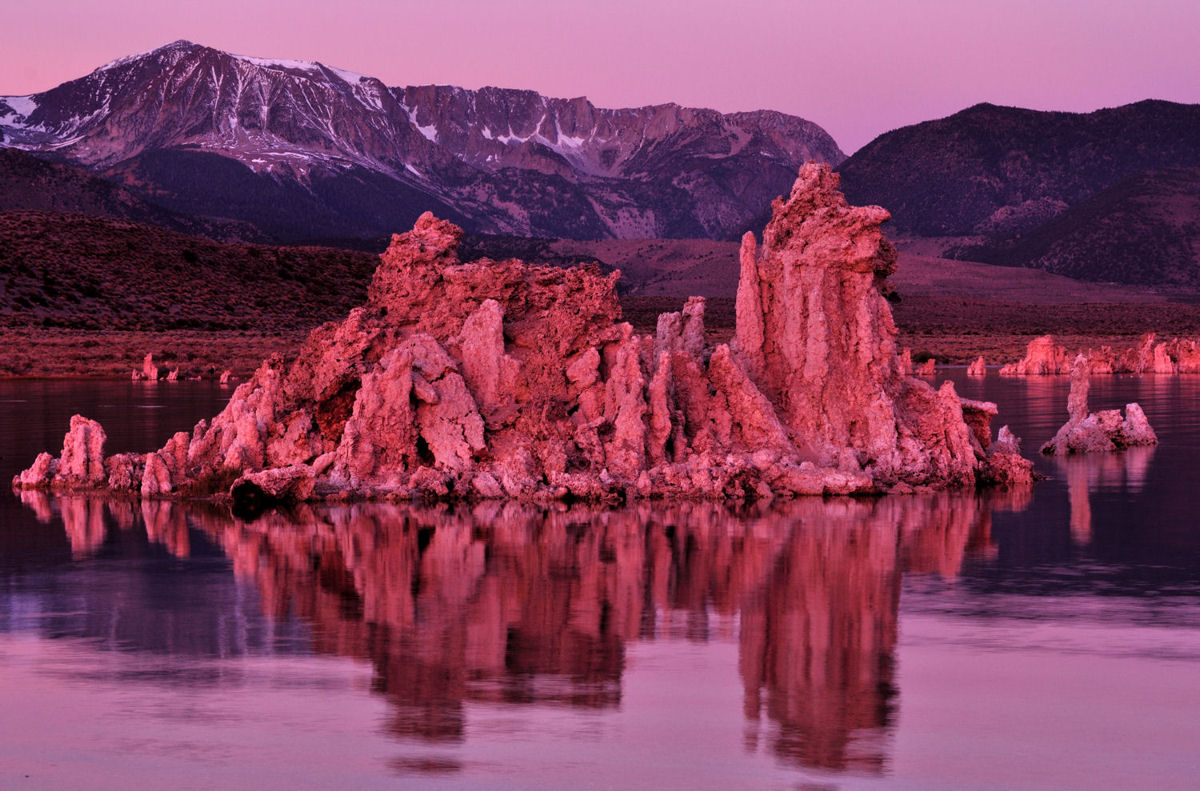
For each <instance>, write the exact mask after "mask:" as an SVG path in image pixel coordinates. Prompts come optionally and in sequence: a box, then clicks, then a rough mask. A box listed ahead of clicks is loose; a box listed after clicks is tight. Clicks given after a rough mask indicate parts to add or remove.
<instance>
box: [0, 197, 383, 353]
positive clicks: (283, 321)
mask: <svg viewBox="0 0 1200 791" xmlns="http://www.w3.org/2000/svg"><path fill="white" fill-rule="evenodd" d="M378 263H379V259H378V257H377V256H374V255H370V254H369V253H359V252H352V251H346V250H333V249H328V248H319V247H269V246H265V245H253V244H251V245H245V244H235V245H228V244H220V243H218V242H214V241H211V240H208V239H202V238H199V237H195V236H185V235H183V234H180V233H175V232H173V231H168V230H165V229H162V228H158V227H155V226H151V225H145V224H141V223H134V222H130V221H128V220H121V219H112V218H106V217H86V216H83V215H79V214H62V213H58V212H33V211H18V212H5V213H2V214H0V323H3V324H6V325H8V326H28V325H40V326H45V327H69V328H81V329H106V330H166V329H202V330H218V329H254V330H266V331H272V332H276V331H284V330H289V329H303V328H306V327H311V326H315V325H316V324H319V323H321V322H323V321H326V320H329V319H334V318H340V317H342V316H344V315H345V314H346V313H347V312H348V311H349V310H350V308H352V307H354V306H355V305H358V304H359V303H361V302H362V301H363V299H364V298H365V295H366V288H367V284H368V283H369V282H370V279H371V275H372V273H373V272H374V271H375V267H376V266H377V265H378Z"/></svg>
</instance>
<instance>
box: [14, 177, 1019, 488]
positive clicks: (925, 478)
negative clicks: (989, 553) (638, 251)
mask: <svg viewBox="0 0 1200 791" xmlns="http://www.w3.org/2000/svg"><path fill="white" fill-rule="evenodd" d="M837 185H838V179H837V176H836V175H835V174H833V173H832V172H831V171H830V169H829V168H828V167H827V166H824V165H815V164H811V165H806V166H805V167H804V168H802V169H801V171H800V177H799V179H798V180H797V181H796V184H795V187H794V188H793V190H792V193H791V195H790V197H789V198H788V199H787V200H786V201H784V200H783V199H780V200H777V201H776V202H775V204H774V218H773V219H772V220H771V222H770V224H769V225H768V226H767V229H766V231H765V233H764V236H763V244H762V247H761V249H760V248H759V247H758V245H757V243H756V240H755V238H754V237H753V235H749V234H748V235H747V236H746V237H745V239H744V240H743V244H742V256H741V281H740V284H739V289H738V298H737V328H736V335H735V339H734V342H733V344H732V345H718V346H716V347H715V348H712V347H710V346H708V344H707V343H706V341H705V338H704V306H705V303H704V300H703V299H692V300H689V301H688V303H687V305H686V306H685V307H684V309H683V311H682V312H680V313H670V314H665V315H664V316H662V317H660V319H659V323H658V330H657V333H656V334H655V336H653V337H650V336H638V335H635V334H634V333H633V329H632V327H631V326H630V325H629V324H627V323H623V322H619V318H620V308H619V306H618V303H617V298H616V291H615V285H616V280H617V278H618V277H619V274H618V273H614V274H612V275H609V276H604V275H601V274H600V273H599V272H598V271H597V270H595V269H594V268H574V269H557V268H551V267H539V266H529V265H526V264H524V263H522V262H520V261H515V260H514V261H500V262H495V261H489V260H486V259H485V260H480V261H475V262H471V263H461V262H460V261H459V260H458V258H457V255H456V250H457V247H458V242H459V239H460V238H461V235H462V231H461V230H460V229H459V228H457V227H456V226H454V225H452V224H450V223H448V222H445V221H442V220H438V219H436V218H434V217H433V216H432V215H430V214H425V215H423V216H422V217H421V218H420V219H419V220H418V221H417V223H416V225H415V227H414V228H413V230H412V231H410V232H408V233H405V234H402V235H398V236H395V237H393V239H392V243H391V246H390V247H389V248H388V250H387V251H386V252H385V253H384V254H383V256H382V262H381V264H380V266H379V269H378V270H377V271H376V273H375V277H374V280H373V281H372V283H371V286H370V289H369V291H368V298H367V302H366V304H365V305H363V306H362V307H360V308H357V309H355V310H353V311H351V313H350V315H349V316H348V317H347V318H346V319H345V320H344V321H342V322H337V323H329V324H326V325H324V326H322V327H320V328H318V329H316V330H315V331H313V333H312V334H311V335H310V336H309V338H308V340H307V341H306V342H305V344H304V346H303V347H302V348H301V349H300V352H299V355H298V357H297V359H296V361H295V362H294V363H293V364H291V365H286V364H284V362H283V361H282V359H281V358H279V357H273V358H271V359H269V360H267V361H266V362H265V363H264V364H263V365H262V366H261V367H260V368H259V370H258V371H257V372H256V373H255V374H254V376H253V377H252V378H251V379H250V380H249V381H248V382H246V383H244V384H242V385H241V386H239V387H238V389H237V390H236V391H235V392H234V394H233V397H232V398H231V399H230V402H229V404H228V406H227V407H226V409H225V410H224V411H223V412H222V413H221V414H220V415H218V416H217V417H215V418H213V420H212V421H211V422H208V421H201V423H199V424H198V425H197V426H196V427H195V429H194V430H193V431H192V432H191V433H190V434H189V433H186V432H181V433H179V434H176V435H175V437H173V438H172V439H171V441H170V442H168V443H167V445H166V446H165V447H163V448H162V449H161V450H159V451H157V452H154V453H150V454H147V455H145V456H144V457H139V458H140V459H141V462H140V464H130V463H126V462H124V461H123V462H122V463H121V464H122V466H121V468H120V478H119V481H116V480H114V479H112V478H110V479H109V480H108V481H103V480H97V481H96V483H95V488H104V487H106V486H108V487H113V488H120V489H126V490H131V491H136V492H139V493H140V494H141V495H142V496H143V497H159V496H184V495H188V496H203V495H209V494H214V493H223V492H226V491H229V492H231V493H232V494H233V495H234V497H235V500H237V501H245V502H251V503H257V504H262V503H269V502H272V501H276V500H303V499H345V498H388V497H392V498H409V497H413V496H423V497H428V498H436V499H451V498H453V499H490V498H511V499H527V500H538V499H541V500H545V499H583V500H597V501H605V500H614V499H624V498H629V497H670V498H681V497H686V498H727V499H735V500H740V499H771V498H773V497H789V496H795V495H804V494H852V493H872V492H882V491H896V492H904V491H912V490H913V489H915V488H933V487H949V486H971V485H975V484H977V483H981V482H985V483H1011V482H1014V481H1016V482H1020V481H1028V480H1029V479H1030V476H1031V464H1030V463H1029V462H1028V461H1027V460H1025V459H1022V458H1021V457H1020V456H1019V455H1017V454H1016V452H1015V450H1014V449H1013V448H1014V446H1012V445H1010V444H1003V443H1001V444H998V445H992V444H991V442H990V431H991V429H990V422H991V418H992V417H993V416H994V415H995V412H996V408H995V405H994V404H989V403H982V402H974V401H964V400H962V399H960V398H959V397H958V395H957V394H956V393H955V390H954V386H953V384H952V383H949V382H947V383H945V384H944V385H942V387H941V388H939V389H936V390H935V389H934V388H933V387H931V386H930V385H929V384H927V383H925V382H922V381H919V380H916V379H912V378H910V377H907V376H905V375H903V373H902V371H901V368H900V358H899V357H898V355H897V353H896V344H895V338H896V329H895V325H894V324H893V321H892V315H891V309H890V307H889V305H888V303H887V301H886V299H885V298H884V296H883V293H882V291H881V287H882V286H884V285H885V283H884V280H885V278H886V277H887V275H888V274H890V273H891V271H892V270H893V268H894V266H895V261H896V254H895V250H894V249H893V248H892V246H891V245H890V244H889V243H888V242H887V240H886V239H885V238H884V236H883V233H882V231H881V230H880V225H881V223H883V222H884V221H885V220H887V219H888V214H887V212H886V211H884V210H883V209H880V208H879V207H866V208H859V207H852V206H849V205H848V204H847V203H846V200H845V198H844V197H843V196H842V194H841V193H840V192H838V190H837ZM35 467H36V465H35ZM41 472H44V471H43V470H41V469H40V468H38V469H34V468H31V469H30V470H27V471H26V473H28V474H27V475H26V474H23V475H22V476H21V477H20V478H19V479H18V481H17V483H18V485H21V486H25V487H33V488H38V487H51V488H53V487H54V486H56V484H55V481H54V480H53V478H47V477H46V476H45V475H42V474H41Z"/></svg>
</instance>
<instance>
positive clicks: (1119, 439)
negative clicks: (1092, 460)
mask: <svg viewBox="0 0 1200 791" xmlns="http://www.w3.org/2000/svg"><path fill="white" fill-rule="evenodd" d="M1090 371H1091V367H1090V363H1089V362H1088V359H1087V357H1085V356H1084V355H1082V354H1081V355H1079V356H1078V357H1076V358H1075V361H1074V363H1073V364H1072V367H1071V392H1070V394H1069V395H1068V396H1067V414H1068V418H1067V422H1066V423H1064V424H1063V427H1062V428H1060V429H1059V430H1058V433H1057V434H1055V435H1054V437H1053V438H1052V439H1051V440H1050V441H1049V442H1047V443H1046V444H1045V445H1043V446H1042V453H1045V454H1047V455H1049V456H1066V455H1068V454H1071V453H1097V452H1106V451H1114V450H1120V449H1121V448H1127V447H1132V446H1135V445H1156V444H1158V437H1157V436H1156V435H1155V434H1154V429H1153V428H1151V427H1150V421H1149V420H1147V419H1146V413H1145V412H1143V411H1142V408H1141V406H1139V405H1138V404H1136V403H1133V404H1126V405H1125V413H1124V414H1122V413H1121V410H1119V409H1104V410H1101V411H1099V412H1088V388H1089V384H1090V383H1089V376H1090Z"/></svg>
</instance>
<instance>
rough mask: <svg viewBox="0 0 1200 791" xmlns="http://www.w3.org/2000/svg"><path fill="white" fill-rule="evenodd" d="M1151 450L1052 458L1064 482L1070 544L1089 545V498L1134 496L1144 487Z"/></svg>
mask: <svg viewBox="0 0 1200 791" xmlns="http://www.w3.org/2000/svg"><path fill="white" fill-rule="evenodd" d="M1154 451H1155V446H1153V445H1150V446H1142V447H1134V448H1126V449H1125V450H1123V451H1121V452H1120V453H1085V454H1081V455H1074V456H1056V457H1054V460H1055V466H1056V468H1057V470H1058V474H1059V475H1060V476H1061V477H1063V478H1064V479H1065V480H1066V482H1067V499H1068V501H1069V502H1070V508H1071V517H1070V525H1071V540H1072V541H1073V542H1075V543H1076V544H1079V545H1086V544H1090V543H1091V541H1092V503H1091V494H1092V493H1093V492H1097V491H1117V492H1123V493H1126V494H1130V495H1134V494H1138V493H1140V492H1141V491H1142V488H1143V487H1144V486H1145V485H1146V476H1147V473H1148V472H1149V469H1150V462H1151V460H1152V459H1153V458H1154Z"/></svg>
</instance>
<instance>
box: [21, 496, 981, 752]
mask: <svg viewBox="0 0 1200 791" xmlns="http://www.w3.org/2000/svg"><path fill="white" fill-rule="evenodd" d="M29 504H30V505H32V506H34V507H35V508H36V507H38V506H39V505H40V506H41V507H42V508H44V509H49V507H50V506H48V505H47V504H46V503H33V502H31V503H29ZM54 508H56V509H57V510H59V512H60V513H61V514H62V517H63V521H64V526H65V527H66V529H67V532H68V534H69V536H70V538H71V543H72V547H73V548H74V551H75V552H76V555H77V557H82V556H84V555H86V554H87V553H88V552H94V551H96V550H98V549H100V548H101V547H107V546H108V545H107V544H106V543H105V542H106V541H107V540H111V537H110V538H109V539H106V537H105V525H106V523H107V522H110V521H111V522H115V523H116V524H118V525H120V526H123V527H124V526H128V525H129V524H131V522H132V520H133V519H134V518H135V517H139V516H140V517H141V518H142V520H143V521H144V522H145V524H146V527H147V532H148V535H149V536H150V538H151V540H152V541H154V542H157V543H161V544H163V545H164V546H166V547H168V548H169V550H170V552H171V553H172V554H173V555H175V556H177V557H185V556H187V554H188V553H189V552H190V551H192V549H193V548H195V547H199V548H204V547H209V546H211V544H213V543H215V544H217V545H219V546H220V547H221V548H222V550H223V551H224V553H225V554H226V555H227V556H228V557H229V558H230V559H232V561H233V567H234V572H235V574H236V575H237V576H238V577H240V578H243V579H250V580H253V583H254V586H255V587H256V588H257V590H258V593H259V600H260V603H261V606H262V608H263V609H264V611H265V613H266V614H267V615H268V616H270V617H271V618H272V619H273V620H276V621H287V620H291V617H292V616H298V617H299V619H300V620H301V621H303V622H305V623H307V624H308V625H309V626H310V627H311V631H312V641H313V647H314V649H315V650H316V651H318V652H322V653H330V654H336V655H341V656H349V657H356V658H360V659H362V660H364V661H368V662H370V663H371V665H372V666H373V668H374V682H373V689H374V690H375V691H377V692H379V693H381V694H383V695H384V696H386V698H387V699H388V701H389V702H390V704H391V706H390V712H391V714H390V720H389V723H388V728H389V730H390V731H391V732H392V733H394V734H395V735H397V736H399V737H402V738H406V739H417V740H421V741H433V742H441V743H445V742H455V741H460V740H462V739H464V738H465V736H466V733H467V729H466V709H467V705H468V704H470V703H479V702H483V703H492V704H496V703H500V704H507V705H522V704H532V703H537V704H542V705H565V706H572V707H587V708H612V707H616V706H618V705H619V704H620V702H621V694H622V689H621V682H622V676H623V673H624V672H625V652H626V646H627V645H628V644H629V643H630V642H632V641H636V640H655V639H677V638H678V637H683V638H685V639H688V640H693V641H700V642H704V641H708V640H710V639H717V638H719V637H720V635H719V634H717V633H716V631H715V626H712V625H710V623H716V622H718V621H720V622H723V623H728V622H730V620H731V618H732V617H733V616H736V617H737V619H738V622H739V623H740V637H739V652H740V661H739V668H740V672H741V675H742V681H743V687H744V708H745V714H746V716H747V717H748V718H749V720H750V723H751V731H750V740H749V742H748V749H757V748H758V745H760V744H761V745H763V746H764V748H765V749H769V750H770V751H771V752H773V753H774V754H776V755H777V756H779V757H780V758H782V759H784V760H785V761H786V762H788V763H795V764H798V765H805V766H813V767H821V768H831V769H833V768H847V767H849V768H854V769H856V770H858V771H868V772H870V771H878V770H880V769H881V768H882V767H883V765H884V764H885V762H886V758H887V752H888V744H887V740H888V733H889V727H890V725H891V724H892V721H893V717H894V709H895V705H896V703H895V696H896V690H895V688H894V679H893V664H894V653H895V646H896V640H897V611H898V603H899V590H900V574H901V572H902V571H909V570H911V571H915V572H919V573H925V572H936V573H939V574H942V575H945V576H954V575H956V574H957V573H958V572H959V565H960V564H961V561H962V558H963V555H964V552H965V551H967V550H968V548H969V547H974V546H979V545H983V546H986V545H987V543H988V530H989V524H990V522H989V518H988V516H989V510H988V509H987V508H984V507H981V506H980V505H979V502H978V501H977V500H976V499H975V498H974V497H972V496H950V495H947V494H943V495H939V496H935V497H915V496H914V497H895V498H884V499H882V500H878V501H839V502H824V501H821V500H814V499H807V500H803V501H798V502H795V503H792V504H790V505H788V506H787V507H786V508H785V509H784V510H782V511H777V512H770V513H761V514H757V515H752V516H749V517H745V518H737V517H734V516H731V515H730V514H729V513H728V512H726V511H724V510H722V509H721V508H719V507H715V506H712V505H695V504H683V505H674V506H657V507H653V508H652V507H649V506H643V507H638V508H631V509H628V510H624V511H608V512H605V511H590V510H576V509H571V510H559V511H550V512H542V511H533V510H529V509H525V508H521V507H516V506H505V505H499V504H486V505H480V506H477V507H475V508H474V509H462V510H458V511H448V510H436V509H412V508H401V507H397V506H382V505H369V506H368V505H363V506H348V507H341V508H332V509H322V510H319V511H318V510H312V509H308V508H303V509H301V510H299V511H297V512H295V513H292V514H289V515H283V514H278V513H274V514H268V515H266V516H264V517H263V518H261V519H259V520H258V521H256V522H253V523H250V524H247V523H243V522H239V521H235V520H232V519H230V518H228V517H226V516H224V515H223V514H221V513H219V512H216V511H211V510H208V511H187V512H185V510H184V508H183V507H182V506H180V505H178V504H175V503H147V504H145V505H144V506H143V507H142V509H141V510H140V511H136V510H134V508H133V507H132V506H130V505H129V504H127V503H108V504H105V505H104V506H103V507H102V506H101V504H100V503H98V502H96V501H91V502H88V501H83V500H80V501H75V500H70V501H67V500H63V501H60V502H56V503H55V504H54ZM106 511H107V514H108V516H107V517H106V516H105V514H106ZM189 528H190V529H191V537H190V538H189ZM197 529H199V531H201V532H200V533H197V532H196V530H197ZM121 532H122V533H125V532H127V531H125V530H122V531H121ZM681 622H683V623H686V628H685V629H684V630H682V632H681V631H680V630H678V629H677V628H675V625H676V624H679V623H681ZM146 625H147V627H148V628H155V627H157V628H162V626H163V624H162V623H161V622H159V621H155V620H154V619H153V618H148V619H147V621H146ZM201 629H203V627H201ZM144 639H145V640H146V641H150V642H152V638H150V637H149V636H145V637H144ZM730 713H731V714H732V712H730ZM764 714H765V717H764V716H763V715H764Z"/></svg>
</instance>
